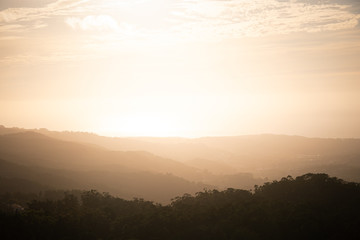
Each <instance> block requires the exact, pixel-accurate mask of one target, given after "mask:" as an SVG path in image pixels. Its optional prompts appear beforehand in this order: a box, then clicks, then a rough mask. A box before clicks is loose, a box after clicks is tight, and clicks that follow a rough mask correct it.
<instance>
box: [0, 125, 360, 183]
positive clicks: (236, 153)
mask: <svg viewBox="0 0 360 240" xmlns="http://www.w3.org/2000/svg"><path fill="white" fill-rule="evenodd" d="M22 131H25V130H24V129H20V128H5V127H0V134H5V133H10V132H12V133H14V132H22ZM34 131H36V132H38V133H42V134H44V135H47V136H51V137H53V138H56V139H61V140H66V141H72V142H78V143H82V144H91V145H97V146H101V147H103V148H106V149H109V150H113V151H146V152H149V153H152V154H155V155H157V156H161V157H163V158H167V159H173V160H176V161H178V162H183V163H186V164H187V165H188V166H192V167H194V168H196V169H198V170H200V171H203V172H207V173H209V174H210V175H206V174H205V175H204V174H199V175H198V176H199V178H200V179H201V180H202V181H207V180H209V178H210V181H212V180H213V177H214V176H213V175H233V174H237V173H242V174H244V173H251V174H253V175H255V176H257V177H260V178H269V179H276V178H279V177H281V176H284V175H288V174H291V175H301V174H305V173H307V172H327V173H329V174H331V175H332V176H338V177H341V178H343V179H345V180H349V181H358V182H359V181H360V139H330V138H329V139H325V138H307V137H300V136H286V135H271V134H264V135H248V136H235V137H204V138H194V139H186V138H153V137H141V138H112V137H104V136H98V135H96V134H92V133H83V132H56V131H48V130H46V129H35V130H34ZM179 176H180V175H179ZM200 176H201V177H200ZM199 178H197V180H199ZM236 187H239V186H236Z"/></svg>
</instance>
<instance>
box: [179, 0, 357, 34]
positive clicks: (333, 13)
mask: <svg viewBox="0 0 360 240" xmlns="http://www.w3.org/2000/svg"><path fill="white" fill-rule="evenodd" d="M350 7H351V6H350V5H340V4H335V3H323V4H305V3H302V2H296V1H276V0H267V1H263V0H226V1H223V0H212V1H211V0H198V1H192V0H189V1H182V2H181V3H179V4H178V8H177V9H176V11H173V13H172V16H173V18H175V19H177V24H175V26H174V27H173V30H174V32H176V33H177V34H180V35H188V36H192V37H193V38H196V37H198V38H200V39H201V38H213V39H223V38H238V37H247V36H251V37H254V36H264V35H271V34H288V33H293V32H321V31H330V30H342V29H350V28H354V27H355V26H356V25H357V24H358V20H359V15H357V14H354V13H351V12H350V11H348V10H349V8H350Z"/></svg>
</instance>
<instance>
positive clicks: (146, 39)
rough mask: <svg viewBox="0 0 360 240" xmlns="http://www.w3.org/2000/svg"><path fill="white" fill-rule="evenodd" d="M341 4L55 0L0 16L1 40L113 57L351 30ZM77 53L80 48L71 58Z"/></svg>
mask: <svg viewBox="0 0 360 240" xmlns="http://www.w3.org/2000/svg"><path fill="white" fill-rule="evenodd" d="M342 2H343V1H342ZM342 2H340V0H329V1H315V0H306V1H305V0H288V1H287V0H281V1H280V0H266V1H264V0H171V1H163V0H121V1H117V0H58V1H56V2H54V3H51V4H47V5H45V6H44V7H38V8H8V9H5V10H3V11H0V34H1V38H0V40H1V39H3V40H6V39H8V37H7V36H10V35H11V37H18V38H19V37H24V38H31V37H32V35H31V34H29V33H31V32H32V31H34V32H36V31H37V32H40V30H39V29H41V39H42V40H43V41H44V42H46V43H47V44H50V43H51V44H52V46H54V47H55V45H56V47H58V48H59V49H61V48H63V47H64V46H63V45H61V44H60V45H57V44H58V43H57V42H52V41H53V39H54V34H58V35H59V38H61V39H64V40H66V39H73V38H75V37H78V39H80V40H79V41H77V44H79V42H81V40H82V42H83V46H82V49H89V50H91V49H93V51H95V50H94V49H100V48H101V49H110V48H111V49H112V51H113V49H115V48H118V47H121V46H124V45H126V44H124V43H127V44H139V43H140V42H141V43H142V44H145V45H146V44H161V45H163V44H169V43H170V44H172V43H178V42H184V41H185V42H191V41H218V40H224V39H236V38H242V37H261V36H267V35H283V34H291V33H296V32H307V33H311V32H327V31H337V30H344V29H355V27H356V26H358V22H359V19H360V15H359V14H357V13H356V11H351V9H352V6H353V4H355V3H356V1H355V0H346V3H347V4H341V3H342ZM164 4H165V6H164ZM359 5H360V4H358V5H357V7H358V6H359ZM134 16H135V17H134ZM47 26H54V27H48V28H46V27H47ZM59 29H60V30H59ZM71 29H73V30H71ZM38 30H39V31H38ZM74 30H75V31H74ZM99 31H100V32H101V36H99V34H98V32H99ZM80 32H81V33H80ZM37 37H39V36H37ZM34 41H35V40H34ZM69 41H70V40H69ZM74 48H75V45H74ZM77 49H79V45H77V46H76V49H75V50H74V53H75V52H77V51H76V50H77ZM17 59H19V58H17ZM50 59H52V58H50ZM65 59H66V58H65Z"/></svg>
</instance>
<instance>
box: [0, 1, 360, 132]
mask: <svg viewBox="0 0 360 240" xmlns="http://www.w3.org/2000/svg"><path fill="white" fill-rule="evenodd" d="M359 19H360V1H358V0H323V1H322V0H288V1H287V0H266V1H265V0H197V1H195V0H59V1H56V0H26V1H24V0H1V1H0V124H2V125H5V126H9V127H10V126H18V127H26V128H40V127H45V128H49V129H52V130H80V131H91V132H97V133H100V134H109V135H118V136H139V135H152V136H175V135H176V136H190V137H194V136H204V135H206V136H209V135H242V134H258V133H279V134H295V135H305V136H319V137H360V34H359V33H360V25H359Z"/></svg>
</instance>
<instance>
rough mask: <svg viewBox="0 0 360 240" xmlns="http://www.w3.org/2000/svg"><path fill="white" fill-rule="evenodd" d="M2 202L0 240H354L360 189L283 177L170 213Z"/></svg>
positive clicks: (130, 204)
mask: <svg viewBox="0 0 360 240" xmlns="http://www.w3.org/2000/svg"><path fill="white" fill-rule="evenodd" d="M21 198H25V196H24V195H20V196H19V195H18V196H16V195H12V196H9V195H6V196H4V195H3V196H1V213H0V223H1V228H0V229H1V230H0V231H1V238H2V239H359V237H360V229H359V227H358V226H359V224H360V205H359V202H360V185H359V184H357V183H349V182H345V181H343V180H340V179H337V178H331V177H329V176H328V175H326V174H306V175H302V176H299V177H296V178H295V179H293V178H292V177H290V176H288V177H286V178H282V179H281V180H280V181H273V182H271V183H266V184H264V185H262V186H257V187H256V188H255V191H253V192H250V191H247V190H239V189H227V190H225V191H217V190H212V191H202V192H198V193H197V194H196V195H195V196H192V195H189V194H185V195H183V196H180V197H177V198H175V199H174V200H173V201H172V203H171V204H169V205H159V204H155V203H153V202H149V201H145V200H142V199H134V200H123V199H120V198H116V197H113V196H111V195H109V194H107V193H99V192H97V191H94V190H93V191H85V192H83V193H82V194H81V195H79V194H78V197H77V195H76V194H75V195H74V194H72V193H70V192H69V193H66V194H65V195H64V197H63V198H62V199H58V200H46V199H44V198H42V199H40V198H37V199H35V200H32V201H29V202H28V203H27V204H26V205H24V206H23V205H20V203H22V201H21Z"/></svg>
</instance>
